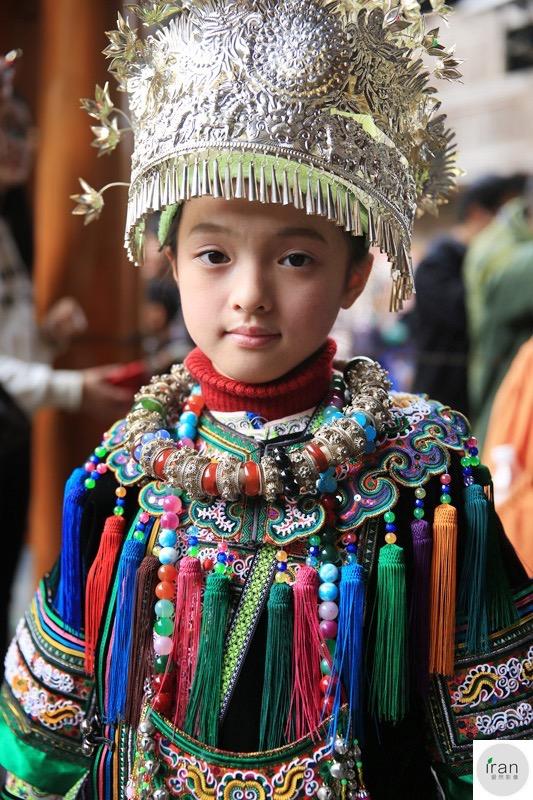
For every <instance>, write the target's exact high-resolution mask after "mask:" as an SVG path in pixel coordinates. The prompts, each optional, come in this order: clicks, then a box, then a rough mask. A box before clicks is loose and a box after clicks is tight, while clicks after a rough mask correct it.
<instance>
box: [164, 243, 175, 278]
mask: <svg viewBox="0 0 533 800" xmlns="http://www.w3.org/2000/svg"><path fill="white" fill-rule="evenodd" d="M163 253H164V254H165V256H166V258H167V259H168V263H169V264H170V266H171V267H172V275H173V276H174V280H175V281H176V283H177V282H178V261H177V258H176V256H175V254H174V253H173V252H172V248H171V247H170V246H169V245H168V244H167V245H166V246H165V247H164V248H163Z"/></svg>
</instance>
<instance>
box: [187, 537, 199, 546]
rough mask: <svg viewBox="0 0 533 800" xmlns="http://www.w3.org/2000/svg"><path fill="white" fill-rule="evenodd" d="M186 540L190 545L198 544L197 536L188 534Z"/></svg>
mask: <svg viewBox="0 0 533 800" xmlns="http://www.w3.org/2000/svg"><path fill="white" fill-rule="evenodd" d="M187 542H188V544H189V545H190V546H191V547H196V545H197V544H198V536H189V538H188V539H187Z"/></svg>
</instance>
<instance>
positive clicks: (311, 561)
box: [305, 556, 318, 567]
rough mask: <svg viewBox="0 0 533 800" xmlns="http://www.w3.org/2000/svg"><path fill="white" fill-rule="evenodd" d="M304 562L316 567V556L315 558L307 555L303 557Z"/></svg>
mask: <svg viewBox="0 0 533 800" xmlns="http://www.w3.org/2000/svg"><path fill="white" fill-rule="evenodd" d="M305 563H306V564H307V566H308V567H317V566H318V558H315V557H314V556H308V557H307V558H306V559H305Z"/></svg>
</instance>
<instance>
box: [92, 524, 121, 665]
mask: <svg viewBox="0 0 533 800" xmlns="http://www.w3.org/2000/svg"><path fill="white" fill-rule="evenodd" d="M123 540H124V517H119V516H116V515H115V514H113V515H112V516H110V517H107V519H106V521H105V523H104V530H103V533H102V537H101V539H100V546H99V547H98V552H97V554H96V558H95V559H94V561H93V563H92V564H91V568H90V569H89V573H88V575H87V584H86V587H85V672H86V673H87V674H88V675H94V658H95V653H96V642H97V639H98V632H99V630H100V622H101V621H102V614H103V611H104V605H105V602H106V599H107V593H108V589H109V584H110V582H111V576H112V575H113V569H114V567H115V561H116V560H117V556H118V553H119V550H120V546H121V544H122V542H123Z"/></svg>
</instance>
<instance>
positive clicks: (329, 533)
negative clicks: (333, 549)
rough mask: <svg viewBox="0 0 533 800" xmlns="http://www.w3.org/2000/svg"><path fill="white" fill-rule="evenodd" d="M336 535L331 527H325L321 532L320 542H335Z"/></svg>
mask: <svg viewBox="0 0 533 800" xmlns="http://www.w3.org/2000/svg"><path fill="white" fill-rule="evenodd" d="M338 535H339V534H338V533H337V531H336V530H334V529H333V528H327V529H326V530H325V531H324V532H323V534H322V544H324V545H325V544H335V542H336V541H337V536H338Z"/></svg>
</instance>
